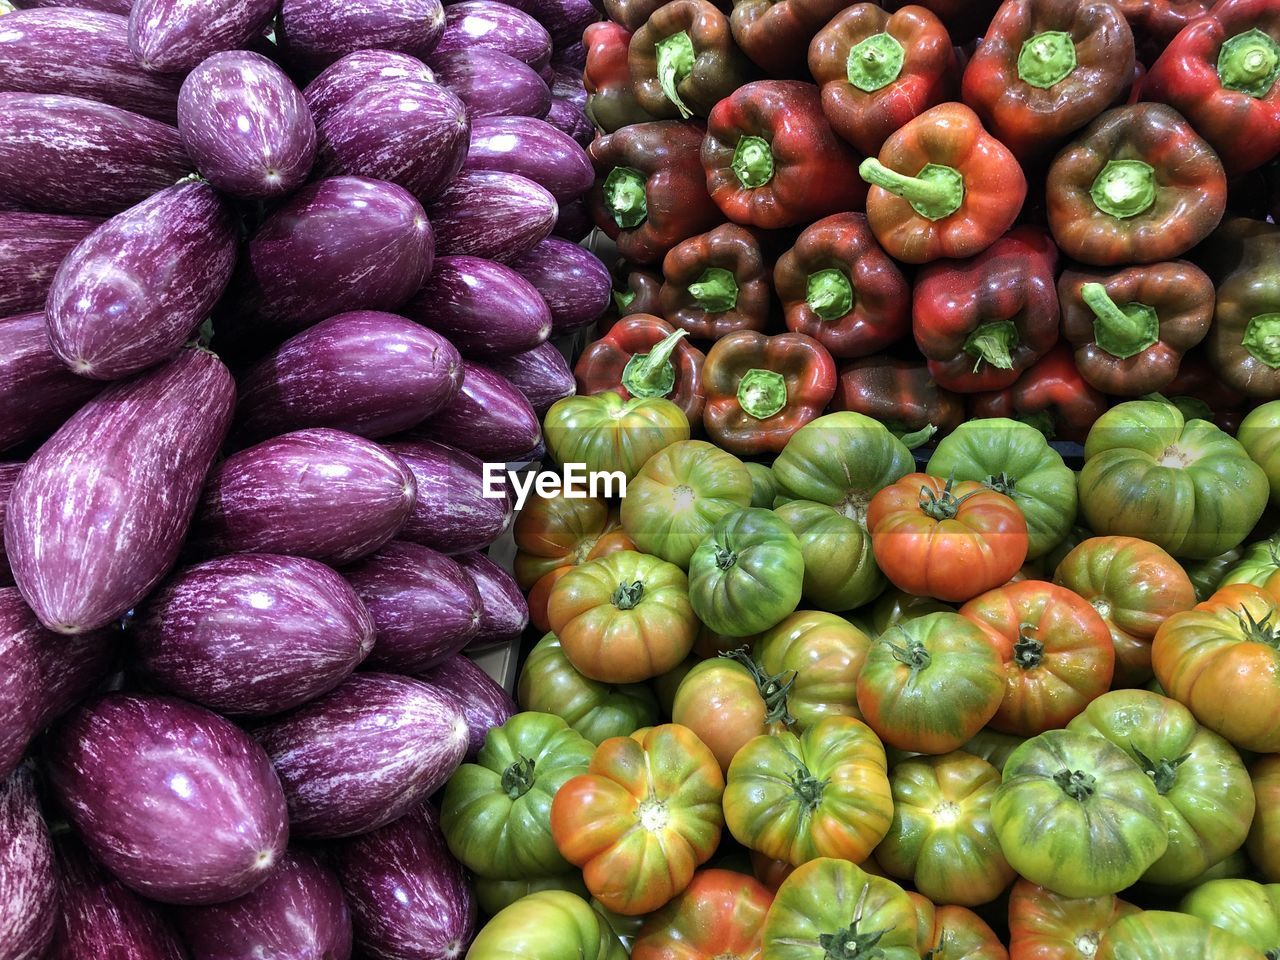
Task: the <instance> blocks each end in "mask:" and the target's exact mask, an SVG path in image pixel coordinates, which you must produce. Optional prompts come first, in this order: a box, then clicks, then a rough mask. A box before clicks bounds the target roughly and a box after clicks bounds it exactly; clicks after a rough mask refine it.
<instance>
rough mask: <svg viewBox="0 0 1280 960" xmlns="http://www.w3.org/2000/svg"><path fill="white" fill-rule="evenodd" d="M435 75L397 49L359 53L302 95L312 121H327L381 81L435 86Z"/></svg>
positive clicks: (338, 63)
mask: <svg viewBox="0 0 1280 960" xmlns="http://www.w3.org/2000/svg"><path fill="white" fill-rule="evenodd" d="M435 79H436V75H435V73H434V72H433V71H432V70H431V68H429V67H428V66H427V65H426V64H425V63H423V62H422V61H421V60H419V59H417V58H416V57H411V56H409V55H408V54H407V53H396V52H395V51H394V50H357V51H356V52H355V53H348V54H347V55H346V56H345V57H343V58H342V59H341V60H336V61H334V62H333V63H332V64H330V65H329V66H327V67H325V69H324V71H323V72H322V73H321V74H320V75H319V76H318V77H316V78H315V79H314V80H312V81H311V82H310V83H309V84H307V86H306V89H304V90H303V91H302V96H303V97H304V98H305V99H306V101H307V106H309V107H310V108H311V116H312V119H314V120H315V122H316V123H317V124H320V123H322V122H324V120H326V119H327V118H328V116H329V114H330V113H331V112H332V111H333V110H335V109H336V108H338V107H340V106H342V105H343V104H344V103H346V102H347V101H348V100H350V99H351V98H352V97H354V96H355V95H356V94H357V93H359V92H360V91H361V90H364V89H365V88H366V87H369V86H372V85H373V84H376V83H381V82H382V81H384V80H386V81H391V80H412V81H417V82H419V83H433V82H434V81H435Z"/></svg>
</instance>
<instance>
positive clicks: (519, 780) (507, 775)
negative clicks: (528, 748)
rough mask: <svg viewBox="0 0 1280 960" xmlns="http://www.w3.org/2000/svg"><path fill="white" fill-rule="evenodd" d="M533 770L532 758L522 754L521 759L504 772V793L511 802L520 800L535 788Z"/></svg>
mask: <svg viewBox="0 0 1280 960" xmlns="http://www.w3.org/2000/svg"><path fill="white" fill-rule="evenodd" d="M533 769H534V762H533V760H532V758H530V757H526V756H524V755H523V754H521V756H520V759H518V760H516V761H515V762H514V763H512V764H511V765H510V766H508V767H507V769H505V770H503V771H502V792H503V793H505V794H506V795H507V797H508V798H509V799H511V800H519V799H520V798H521V797H523V796H524V795H525V794H526V793H528V792H529V789H530V788H531V787H532V786H533Z"/></svg>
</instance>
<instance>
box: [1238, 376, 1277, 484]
mask: <svg viewBox="0 0 1280 960" xmlns="http://www.w3.org/2000/svg"><path fill="white" fill-rule="evenodd" d="M1236 438H1237V439H1238V440H1239V441H1240V444H1241V446H1243V447H1244V449H1245V452H1246V453H1248V454H1249V458H1250V459H1251V460H1253V462H1254V463H1256V464H1257V465H1258V466H1260V467H1261V468H1262V470H1263V472H1264V473H1266V475H1267V481H1268V482H1269V483H1270V484H1271V502H1272V503H1280V400H1272V401H1271V402H1270V403H1264V404H1262V405H1261V406H1259V407H1255V408H1254V409H1253V410H1251V411H1250V412H1249V415H1248V416H1247V417H1245V418H1244V419H1243V420H1242V421H1240V429H1239V430H1237V431H1236Z"/></svg>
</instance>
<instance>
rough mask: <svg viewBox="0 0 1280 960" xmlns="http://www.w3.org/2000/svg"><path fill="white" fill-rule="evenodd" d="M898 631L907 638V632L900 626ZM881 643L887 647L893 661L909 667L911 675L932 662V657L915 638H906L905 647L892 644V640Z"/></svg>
mask: <svg viewBox="0 0 1280 960" xmlns="http://www.w3.org/2000/svg"><path fill="white" fill-rule="evenodd" d="M898 629H899V630H901V631H902V633H903V635H904V636H907V631H906V630H904V629H903V628H902V627H901V626H899V627H898ZM883 642H884V643H885V644H887V645H888V647H889V650H890V652H892V653H893V659H895V660H897V661H898V662H899V663H901V664H905V665H906V666H908V667H910V668H911V672H912V673H919V672H920V671H921V670H923V669H925V668H926V667H928V666H929V664H931V663H932V662H933V657H932V655H930V653H929V651H928V650H926V649H925V646H924V644H923V643H922V642H921V641H920V640H918V639H917V638H915V637H912V636H907V643H906V646H903V645H901V644H897V643H894V642H893V641H892V640H884V641H883Z"/></svg>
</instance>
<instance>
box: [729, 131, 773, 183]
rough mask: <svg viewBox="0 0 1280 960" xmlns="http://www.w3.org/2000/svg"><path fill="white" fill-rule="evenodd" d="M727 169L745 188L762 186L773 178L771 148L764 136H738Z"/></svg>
mask: <svg viewBox="0 0 1280 960" xmlns="http://www.w3.org/2000/svg"><path fill="white" fill-rule="evenodd" d="M729 169H731V170H732V171H733V174H734V176H736V177H737V178H738V182H739V183H740V184H742V186H743V187H744V188H746V189H747V190H754V189H756V188H757V187H763V186H764V185H765V184H766V183H768V182H769V181H770V180H772V179H773V148H772V147H770V146H769V141H768V140H766V139H764V137H739V138H738V145H737V147H735V148H734V151H733V160H732V161H730V163H729Z"/></svg>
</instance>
